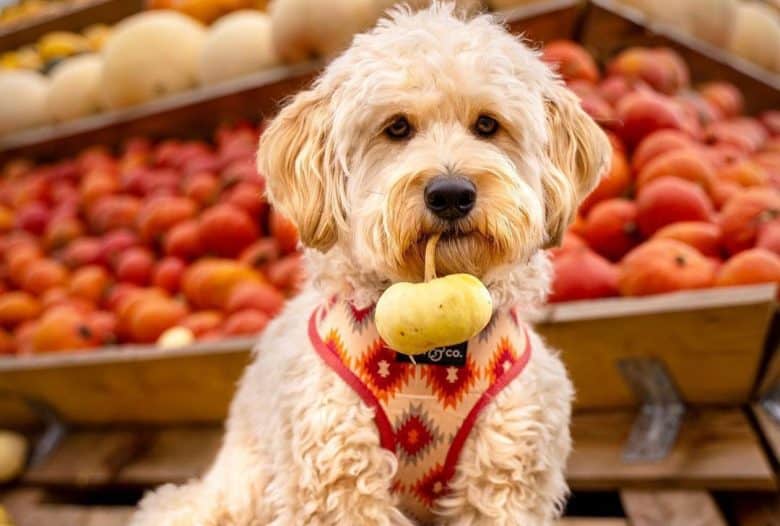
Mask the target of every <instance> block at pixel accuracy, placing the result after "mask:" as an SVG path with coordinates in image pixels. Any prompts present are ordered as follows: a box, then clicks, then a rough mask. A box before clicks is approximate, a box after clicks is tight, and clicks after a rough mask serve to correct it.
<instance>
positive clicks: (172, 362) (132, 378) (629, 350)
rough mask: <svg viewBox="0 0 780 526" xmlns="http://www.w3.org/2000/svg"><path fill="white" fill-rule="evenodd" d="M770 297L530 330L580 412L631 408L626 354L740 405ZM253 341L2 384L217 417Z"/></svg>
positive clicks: (6, 376) (573, 309) (50, 363)
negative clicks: (558, 353)
mask: <svg viewBox="0 0 780 526" xmlns="http://www.w3.org/2000/svg"><path fill="white" fill-rule="evenodd" d="M774 295H775V292H774V287H772V286H757V287H747V288H738V289H733V290H726V289H721V290H714V291H701V292H687V293H677V294H670V295H663V296H658V297H653V298H646V299H624V298H621V299H613V300H603V301H597V302H592V303H577V304H561V305H555V306H552V307H550V308H548V309H547V310H546V311H545V314H544V320H543V322H542V323H540V324H539V327H538V329H539V331H540V333H541V334H542V335H543V336H545V337H546V338H547V341H548V342H549V343H550V344H551V345H552V346H554V347H556V348H559V349H561V350H562V356H563V359H564V361H565V362H566V365H567V367H568V369H569V373H570V374H571V376H572V378H573V380H574V383H575V387H576V389H577V393H578V397H577V405H578V407H579V408H594V407H595V408H614V407H630V406H633V405H635V404H636V403H637V401H636V399H635V398H634V395H633V393H632V392H631V391H630V390H629V388H628V386H627V385H626V384H625V382H624V380H623V379H622V377H621V376H620V375H619V373H618V371H617V369H616V367H615V364H616V361H617V360H618V359H620V358H625V357H632V356H656V357H659V358H661V359H663V360H664V362H665V363H666V365H667V367H668V368H669V370H670V372H671V374H672V375H673V376H674V379H675V381H676V382H677V384H678V387H679V388H680V390H681V392H682V394H683V396H684V398H685V399H686V400H687V401H689V402H692V403H718V404H739V403H742V402H744V401H745V400H747V398H748V394H749V393H750V392H751V390H752V386H753V384H754V382H755V377H756V370H757V368H758V365H759V363H760V362H761V355H762V344H761V342H762V341H763V338H764V334H765V332H766V330H767V329H766V325H767V324H768V320H769V316H770V314H769V313H770V311H771V310H772V309H774ZM253 343H254V340H252V339H248V340H247V339H244V340H235V341H226V342H219V343H208V344H197V345H193V346H191V347H187V348H183V349H176V350H160V349H157V348H154V347H127V348H115V349H107V350H100V351H94V352H88V353H58V354H56V355H47V356H32V357H24V358H18V357H11V358H5V359H3V358H0V391H7V392H9V391H10V392H12V393H16V394H18V395H22V396H25V397H28V398H32V399H36V400H42V401H45V402H47V403H48V404H50V405H51V406H52V407H53V408H54V409H55V410H56V411H58V412H59V413H60V415H61V416H62V417H63V418H64V419H65V420H67V421H69V422H73V423H78V424H100V423H113V424H116V423H169V424H174V423H214V422H221V421H222V420H224V418H225V416H226V414H227V408H228V405H229V403H230V400H231V398H232V396H233V392H234V390H235V384H236V381H237V380H238V378H239V377H240V375H241V372H242V370H243V368H244V367H245V365H246V364H247V363H248V361H249V360H250V352H249V349H250V348H251V346H252V344H253ZM150 400H154V403H149V401H150ZM192 400H198V401H199V402H198V403H197V404H193V403H192ZM0 421H3V422H4V423H6V425H29V424H34V423H37V419H36V417H35V415H34V414H32V413H30V412H29V410H26V409H25V408H24V407H22V406H21V404H19V403H18V402H15V401H14V402H13V403H11V402H5V403H0Z"/></svg>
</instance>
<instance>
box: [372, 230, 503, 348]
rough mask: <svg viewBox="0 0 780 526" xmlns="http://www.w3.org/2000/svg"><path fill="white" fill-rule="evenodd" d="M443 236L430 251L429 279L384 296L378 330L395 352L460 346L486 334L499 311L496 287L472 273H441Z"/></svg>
mask: <svg viewBox="0 0 780 526" xmlns="http://www.w3.org/2000/svg"><path fill="white" fill-rule="evenodd" d="M437 242H438V235H437V236H433V237H432V238H431V239H429V241H428V245H427V247H426V251H425V268H426V270H425V281H424V282H423V283H396V284H394V285H392V286H390V287H389V288H388V289H387V290H386V291H385V292H384V293H383V294H382V296H381V297H380V298H379V301H378V302H377V304H376V309H375V312H374V321H375V323H376V328H377V332H378V333H379V335H380V336H381V337H382V339H383V340H384V341H385V343H386V344H387V345H388V346H390V348H392V349H393V350H395V351H398V352H400V353H403V354H409V355H416V354H422V353H425V352H427V351H429V350H431V349H434V348H437V347H444V346H448V345H455V344H458V343H462V342H464V341H467V340H470V339H471V338H473V337H474V336H476V335H477V334H479V333H480V331H482V329H484V328H485V326H486V325H487V324H488V322H489V321H490V317H491V316H492V314H493V301H492V299H491V297H490V292H488V290H487V288H485V286H484V285H483V284H482V282H481V281H480V280H479V279H477V278H476V277H474V276H472V275H471V274H450V275H449V276H444V277H442V278H436V277H435V262H434V259H435V250H436V248H435V247H436V243H437Z"/></svg>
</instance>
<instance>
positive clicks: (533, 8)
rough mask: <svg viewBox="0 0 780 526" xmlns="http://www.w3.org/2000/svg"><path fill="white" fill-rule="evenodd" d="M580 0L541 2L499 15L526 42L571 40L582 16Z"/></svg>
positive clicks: (548, 0)
mask: <svg viewBox="0 0 780 526" xmlns="http://www.w3.org/2000/svg"><path fill="white" fill-rule="evenodd" d="M582 5H583V2H581V1H580V0H546V1H545V0H543V1H539V2H534V3H530V4H526V5H522V6H519V7H516V8H514V9H511V10H508V11H505V12H503V13H499V14H498V16H499V17H501V18H503V19H504V20H505V21H506V25H507V27H508V28H509V30H510V31H511V32H512V33H514V34H516V35H521V34H522V35H523V36H524V37H525V38H526V39H528V40H529V41H530V42H534V43H543V42H547V41H549V40H557V39H560V38H569V39H571V38H574V33H575V31H576V28H577V23H578V22H579V18H580V15H581V14H582Z"/></svg>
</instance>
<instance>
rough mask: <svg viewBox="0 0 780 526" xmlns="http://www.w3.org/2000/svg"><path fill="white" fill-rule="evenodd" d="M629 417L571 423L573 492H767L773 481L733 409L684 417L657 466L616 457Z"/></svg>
mask: <svg viewBox="0 0 780 526" xmlns="http://www.w3.org/2000/svg"><path fill="white" fill-rule="evenodd" d="M633 420H634V414H633V413H632V412H609V413H584V414H577V415H575V417H574V419H573V423H572V434H573V438H574V452H573V453H572V456H571V459H570V461H569V466H568V479H569V484H570V485H571V487H572V488H573V489H575V490H617V489H622V488H643V489H656V488H658V489H672V488H675V489H677V488H680V489H683V488H684V489H710V490H772V489H774V488H775V479H774V473H773V471H772V468H771V466H770V464H769V461H768V460H767V458H766V456H765V455H764V452H763V450H762V448H761V444H760V443H759V440H758V438H757V437H756V435H755V433H754V431H753V429H752V427H751V425H750V422H749V421H748V419H747V417H746V416H745V415H744V414H743V413H742V412H741V411H740V410H738V409H705V410H699V411H691V412H689V414H687V415H686V418H685V422H684V425H683V427H682V430H681V432H680V436H679V437H678V440H677V443H676V445H675V447H674V449H673V450H672V451H671V453H670V454H669V456H668V457H667V458H665V459H663V460H661V461H659V462H652V463H626V462H624V461H623V458H622V453H623V447H624V444H625V440H626V438H627V437H628V434H629V431H630V429H631V425H632V423H633Z"/></svg>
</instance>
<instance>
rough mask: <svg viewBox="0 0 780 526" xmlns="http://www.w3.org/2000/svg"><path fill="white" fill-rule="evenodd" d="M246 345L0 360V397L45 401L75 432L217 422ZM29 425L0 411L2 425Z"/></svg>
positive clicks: (12, 412) (0, 407) (17, 412)
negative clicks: (1, 393) (106, 426)
mask: <svg viewBox="0 0 780 526" xmlns="http://www.w3.org/2000/svg"><path fill="white" fill-rule="evenodd" d="M253 342H254V340H252V339H249V340H247V339H242V340H236V341H227V342H218V343H210V344H208V345H204V344H200V345H195V346H192V347H190V348H188V349H179V350H169V351H161V350H160V349H156V348H151V347H146V348H128V349H117V350H109V351H97V352H94V353H69V354H67V355H62V356H47V357H39V358H42V359H36V358H35V357H33V358H30V359H22V360H19V361H18V362H16V361H14V360H15V359H14V358H9V359H6V360H0V390H5V391H11V392H13V393H17V394H20V395H23V396H27V397H29V398H34V399H37V400H45V401H46V402H47V403H48V404H49V405H51V406H52V407H53V408H54V409H55V410H56V411H57V412H58V413H59V414H60V416H61V417H62V418H63V419H65V420H67V421H69V422H75V423H81V424H84V423H92V424H94V423H112V424H116V423H122V422H147V423H148V422H153V423H162V422H168V423H183V422H188V423H189V422H221V421H222V420H223V419H224V418H225V415H226V413H227V407H228V405H229V403H230V400H231V398H232V397H233V392H234V390H235V384H236V381H237V380H238V378H239V376H240V375H241V372H242V371H243V369H244V367H245V366H246V364H247V363H248V361H249V358H250V352H249V350H250V348H251V346H252V344H253ZM195 401H197V402H195ZM4 409H7V410H8V412H5V411H4ZM31 419H32V422H33V423H34V422H35V418H34V415H33V414H32V413H30V412H29V411H26V412H23V411H21V409H20V408H19V404H18V403H16V404H15V405H11V404H0V421H3V422H4V423H6V425H11V424H16V425H23V424H29V423H31V422H30V420H31Z"/></svg>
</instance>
